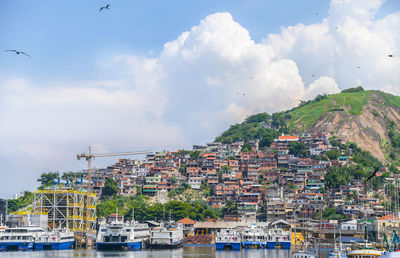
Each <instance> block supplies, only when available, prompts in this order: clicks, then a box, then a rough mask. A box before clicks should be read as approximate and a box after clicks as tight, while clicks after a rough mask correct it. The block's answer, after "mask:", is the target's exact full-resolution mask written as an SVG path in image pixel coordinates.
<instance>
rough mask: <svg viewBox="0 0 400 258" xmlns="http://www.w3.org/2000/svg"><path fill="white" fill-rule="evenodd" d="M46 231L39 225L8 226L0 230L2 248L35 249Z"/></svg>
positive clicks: (0, 245)
mask: <svg viewBox="0 0 400 258" xmlns="http://www.w3.org/2000/svg"><path fill="white" fill-rule="evenodd" d="M45 232H46V231H45V230H44V229H42V228H40V227H37V226H24V227H15V228H7V229H5V230H4V231H2V232H0V250H33V249H34V247H35V242H36V240H37V239H38V238H39V237H40V236H41V235H42V234H43V233H45Z"/></svg>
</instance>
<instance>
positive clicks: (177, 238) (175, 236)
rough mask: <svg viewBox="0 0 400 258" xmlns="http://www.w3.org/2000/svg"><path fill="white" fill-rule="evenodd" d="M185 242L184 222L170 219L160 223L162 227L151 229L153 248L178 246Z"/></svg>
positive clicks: (151, 244)
mask: <svg viewBox="0 0 400 258" xmlns="http://www.w3.org/2000/svg"><path fill="white" fill-rule="evenodd" d="M182 244H183V225H182V223H178V222H174V221H170V222H168V223H163V222H161V223H160V227H158V228H154V229H152V230H151V231H150V247H151V248H177V247H181V246H182Z"/></svg>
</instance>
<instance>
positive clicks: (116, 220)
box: [115, 208, 118, 222]
mask: <svg viewBox="0 0 400 258" xmlns="http://www.w3.org/2000/svg"><path fill="white" fill-rule="evenodd" d="M115 222H118V208H117V214H116V215H115Z"/></svg>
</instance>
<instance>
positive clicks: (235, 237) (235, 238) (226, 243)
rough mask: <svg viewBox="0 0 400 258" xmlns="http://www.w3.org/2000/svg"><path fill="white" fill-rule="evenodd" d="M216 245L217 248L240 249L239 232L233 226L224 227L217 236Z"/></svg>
mask: <svg viewBox="0 0 400 258" xmlns="http://www.w3.org/2000/svg"><path fill="white" fill-rule="evenodd" d="M215 247H216V249H217V250H224V249H232V250H240V247H241V237H240V234H239V232H237V231H236V230H235V229H232V228H229V229H222V230H221V231H220V232H218V233H217V237H216V239H215Z"/></svg>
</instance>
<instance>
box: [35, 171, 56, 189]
mask: <svg viewBox="0 0 400 258" xmlns="http://www.w3.org/2000/svg"><path fill="white" fill-rule="evenodd" d="M58 177H59V174H58V172H49V173H42V174H41V175H40V178H39V179H38V180H37V181H38V182H40V183H41V186H40V189H44V187H46V186H49V185H51V183H52V182H53V180H54V179H56V178H58Z"/></svg>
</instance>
